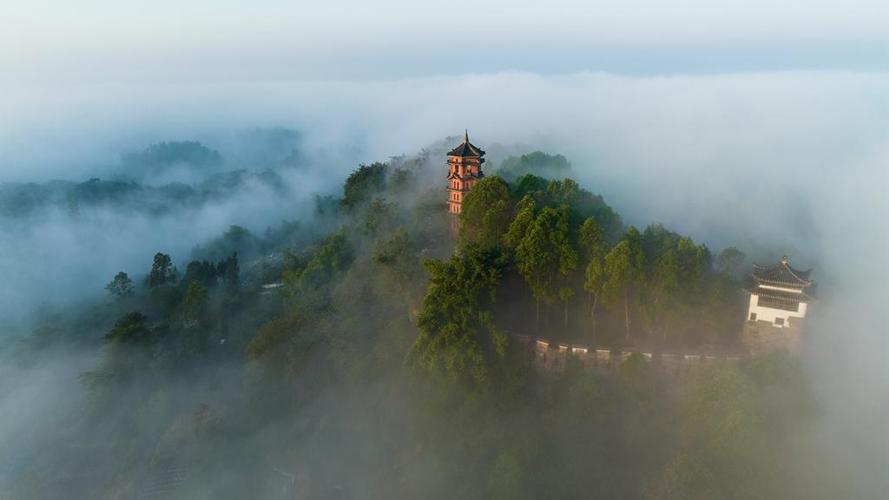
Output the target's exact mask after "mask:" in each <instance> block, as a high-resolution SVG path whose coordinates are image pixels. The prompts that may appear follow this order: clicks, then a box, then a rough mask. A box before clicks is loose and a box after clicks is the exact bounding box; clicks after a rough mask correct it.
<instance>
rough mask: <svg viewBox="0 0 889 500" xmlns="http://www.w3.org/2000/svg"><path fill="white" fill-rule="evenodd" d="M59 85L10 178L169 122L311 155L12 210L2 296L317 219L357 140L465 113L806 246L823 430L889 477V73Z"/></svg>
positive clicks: (0, 121)
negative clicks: (262, 136)
mask: <svg viewBox="0 0 889 500" xmlns="http://www.w3.org/2000/svg"><path fill="white" fill-rule="evenodd" d="M59 90H60V89H55V88H50V87H46V88H29V89H22V88H9V89H6V91H5V97H4V99H3V100H2V101H0V181H3V182H32V181H40V182H43V181H47V180H50V179H65V180H70V181H75V182H83V181H86V180H88V179H89V178H91V177H99V178H102V179H113V178H138V177H139V176H140V175H141V173H140V172H126V171H120V168H122V167H121V165H123V164H120V163H119V159H120V157H121V155H122V154H125V153H128V152H135V151H140V150H142V149H144V148H145V147H147V146H148V145H150V144H152V143H158V142H161V141H171V140H175V141H178V140H199V141H201V143H203V144H204V145H206V146H207V147H209V148H211V149H215V150H217V151H218V152H219V153H220V154H221V155H222V156H223V157H224V158H225V159H226V161H227V162H229V163H228V164H227V165H228V166H230V167H231V168H232V169H247V170H257V171H259V170H263V169H266V168H272V167H274V165H269V164H264V163H268V162H266V160H267V159H268V158H265V157H263V154H262V152H261V151H260V152H259V153H256V152H250V154H247V152H246V151H247V150H248V149H249V148H250V147H251V146H250V143H249V141H244V140H242V139H241V138H242V137H243V134H244V133H245V131H250V130H255V129H256V128H273V127H283V128H285V129H290V130H294V131H297V132H298V134H299V140H298V141H297V142H296V143H295V144H294V148H295V149H298V153H299V155H298V160H295V161H294V162H293V164H292V165H290V166H289V167H288V170H286V171H284V173H283V174H282V179H283V180H284V182H285V183H286V185H287V187H288V188H289V191H287V194H285V195H282V194H281V193H280V192H271V191H269V189H268V188H267V187H265V186H262V185H252V184H251V185H248V186H247V187H246V188H244V189H243V190H241V191H239V192H238V193H237V194H236V195H233V196H230V197H227V198H225V199H224V200H214V201H208V202H206V203H203V204H200V205H198V206H193V207H189V208H187V209H183V210H181V211H176V212H174V213H171V214H168V215H162V216H151V215H148V214H145V213H139V212H119V211H115V210H111V209H103V208H94V209H90V210H84V211H80V212H77V213H72V212H71V211H66V210H63V209H52V210H48V211H45V212H40V213H35V214H29V215H27V216H26V217H25V218H2V219H0V249H2V250H0V275H2V276H3V280H2V284H0V315H5V316H7V317H9V318H13V319H21V318H22V315H23V313H25V312H30V311H33V310H35V308H42V307H51V305H52V304H60V303H64V302H65V301H66V300H70V299H81V298H85V297H89V296H100V295H101V294H102V293H103V292H104V291H103V289H102V287H103V286H104V284H105V283H106V282H108V281H109V280H110V279H111V278H112V277H113V275H114V273H116V272H117V271H120V270H126V271H127V272H130V273H131V275H140V274H142V273H144V272H147V270H148V267H149V266H150V259H151V256H152V255H153V254H154V253H155V252H158V251H164V252H167V253H170V254H171V255H172V257H173V259H174V261H175V262H176V263H177V264H179V265H180V266H182V265H184V263H185V262H186V261H187V259H188V257H189V252H190V251H191V249H192V248H193V247H194V246H195V245H198V244H201V243H202V242H205V241H206V240H208V239H209V238H212V237H214V236H218V235H219V234H221V233H222V232H224V231H225V230H226V229H227V228H228V227H229V226H230V225H232V224H238V225H242V226H244V227H247V228H248V229H250V230H251V231H256V232H261V231H263V230H264V229H265V228H266V227H267V226H270V225H275V224H277V223H279V222H280V221H281V220H283V219H289V220H298V219H303V218H305V217H307V216H310V214H311V206H312V200H313V197H314V195H315V194H326V193H331V192H334V191H335V190H336V189H337V187H338V186H339V185H340V183H341V181H342V179H343V178H344V176H345V175H346V174H347V173H348V172H349V171H351V170H352V169H353V168H355V167H356V166H357V164H358V163H359V162H360V163H369V162H373V161H377V160H386V159H387V158H388V157H390V156H394V155H401V154H413V153H415V152H418V151H419V150H421V149H422V148H424V147H426V146H428V145H429V144H432V143H434V142H437V141H440V140H441V139H443V138H444V137H446V136H456V135H459V134H460V133H462V132H463V129H464V128H468V129H469V134H470V137H471V139H472V140H473V142H474V143H475V144H477V145H479V146H481V147H482V148H485V149H488V150H496V149H497V145H500V146H502V148H501V150H502V151H510V152H519V153H520V152H527V151H532V150H536V149H539V150H543V151H546V152H552V153H556V152H557V153H562V154H564V155H565V156H567V157H568V158H569V160H570V161H571V162H572V164H573V167H574V169H575V171H576V172H577V177H578V178H579V180H580V181H581V183H582V184H583V185H584V186H585V187H587V188H588V189H590V190H592V191H594V192H598V193H601V194H602V195H603V196H604V197H605V199H606V201H607V202H608V203H609V204H611V205H612V206H614V207H615V209H616V210H617V211H618V212H620V213H621V214H622V215H623V216H624V218H625V220H626V221H627V222H628V223H632V224H643V225H644V224H647V223H649V222H654V221H658V222H662V223H664V224H665V225H666V226H668V227H670V228H672V229H675V230H677V231H680V232H683V233H687V234H689V235H691V236H692V237H694V238H695V239H696V240H700V241H703V242H705V243H706V244H708V246H710V248H711V249H714V250H716V251H718V250H719V249H721V248H723V247H725V246H729V245H735V246H738V247H739V248H741V249H742V250H744V251H745V252H746V253H747V254H748V255H750V256H753V257H755V258H756V259H755V260H759V259H769V258H771V259H776V258H777V257H779V256H780V255H781V254H788V255H789V256H790V257H791V259H792V262H793V264H794V266H796V267H808V266H814V267H815V274H814V277H815V279H816V280H817V281H818V282H819V294H820V296H821V299H822V300H821V302H819V303H818V304H816V305H815V306H814V310H815V311H816V312H815V315H814V318H813V323H814V328H813V331H812V335H813V339H814V341H813V342H812V345H813V349H812V351H811V352H808V353H807V354H806V358H805V363H806V365H807V368H808V370H809V373H810V375H811V377H812V379H813V380H814V381H815V384H816V388H817V390H818V393H819V395H820V397H821V398H822V399H823V401H824V402H825V403H826V404H825V413H826V415H825V418H824V429H823V431H822V430H819V431H818V432H817V433H816V434H818V435H820V436H822V437H823V439H824V442H825V445H827V446H832V447H835V448H836V449H837V453H838V457H840V458H838V461H839V462H842V463H843V464H844V465H843V466H842V467H844V468H845V467H847V468H848V469H849V470H855V471H857V472H856V473H857V474H860V477H861V479H862V481H865V482H868V483H872V484H874V485H882V484H884V483H885V481H886V479H885V478H884V477H882V476H883V474H882V473H881V472H880V471H885V470H887V469H889V454H886V453H885V450H887V449H889V432H887V431H889V428H887V422H889V393H887V391H886V388H887V387H889V370H887V369H886V362H885V359H886V358H887V357H889V332H887V331H886V330H887V329H886V326H885V321H884V316H885V313H884V312H883V310H884V307H885V305H884V304H885V303H886V299H887V298H889V297H887V295H889V294H887V292H886V285H885V281H886V278H887V274H889V273H887V271H886V266H885V263H884V262H885V260H884V257H885V253H886V249H887V248H889V246H887V244H889V239H887V236H889V225H887V218H889V201H887V199H886V197H885V191H886V189H887V187H889V175H887V164H889V106H887V103H889V74H884V73H870V74H864V73H862V74H856V73H824V72H812V73H806V72H786V73H752V74H726V75H715V76H671V77H622V76H615V75H609V74H599V73H582V74H573V75H566V76H540V75H535V74H528V73H500V74H482V75H468V76H461V77H442V78H424V79H412V80H397V81H375V82H361V83H349V82H338V83H329V82H326V83H293V84H291V83H267V84H234V85H212V86H204V85H193V86H189V85H160V86H157V87H140V86H104V87H98V86H88V85H84V86H78V87H74V88H66V89H64V91H65V98H64V99H62V98H61V97H58V96H56V97H54V98H52V96H53V95H55V94H56V92H58V91H59ZM441 160H442V180H443V179H444V168H445V167H444V158H442V159H441ZM495 162H496V158H492V164H493V163H495ZM173 180H185V181H190V180H191V179H190V178H188V177H179V178H173ZM763 263H768V262H763ZM47 304H49V305H47ZM7 324H8V323H7ZM16 333H18V332H16ZM41 387H42V386H41ZM14 397H15V395H4V399H5V402H4V403H3V404H2V405H0V406H2V407H3V408H8V407H10V405H12V404H13V403H12V399H11V398H14ZM853 423H854V425H853Z"/></svg>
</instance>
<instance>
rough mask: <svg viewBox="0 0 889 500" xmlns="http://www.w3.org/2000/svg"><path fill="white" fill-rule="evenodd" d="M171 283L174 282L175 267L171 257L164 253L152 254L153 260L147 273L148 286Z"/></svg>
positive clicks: (153, 286) (154, 286)
mask: <svg viewBox="0 0 889 500" xmlns="http://www.w3.org/2000/svg"><path fill="white" fill-rule="evenodd" d="M173 283H176V269H175V268H174V267H173V261H172V259H170V256H169V255H167V254H165V253H160V252H158V253H156V254H154V262H153V263H152V264H151V271H150V272H149V273H148V286H149V287H150V288H156V287H159V286H161V285H166V284H173Z"/></svg>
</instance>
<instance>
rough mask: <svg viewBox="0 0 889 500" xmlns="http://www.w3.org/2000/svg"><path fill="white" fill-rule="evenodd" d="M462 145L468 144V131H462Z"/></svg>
mask: <svg viewBox="0 0 889 500" xmlns="http://www.w3.org/2000/svg"><path fill="white" fill-rule="evenodd" d="M463 144H469V129H468V128H467V129H464V131H463Z"/></svg>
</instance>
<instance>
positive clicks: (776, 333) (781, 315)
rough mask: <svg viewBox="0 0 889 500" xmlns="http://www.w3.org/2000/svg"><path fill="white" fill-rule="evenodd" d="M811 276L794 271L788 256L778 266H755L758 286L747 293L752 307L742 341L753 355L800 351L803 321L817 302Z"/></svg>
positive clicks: (754, 277)
mask: <svg viewBox="0 0 889 500" xmlns="http://www.w3.org/2000/svg"><path fill="white" fill-rule="evenodd" d="M811 274H812V270H811V269H809V270H807V271H800V270H799V269H794V268H793V267H791V266H790V260H789V259H788V258H787V257H786V256H784V257H782V258H781V261H780V262H779V263H777V264H775V265H771V266H759V265H756V264H754V265H753V282H754V284H753V286H751V287H749V288H747V289H746V292H747V293H749V294H750V303H749V305H748V308H747V323H746V325H745V327H744V335H743V339H742V340H743V342H744V344H745V345H746V347H747V348H748V349H749V350H750V351H751V352H754V353H755V352H761V351H765V350H768V349H771V348H784V349H788V350H790V351H797V350H798V348H799V340H800V333H801V330H802V326H803V319H804V318H805V317H806V313H807V312H808V306H809V304H811V303H812V302H814V301H815V298H814V296H813V295H812V293H813V290H814V288H815V282H813V281H812V280H811V279H810V276H811Z"/></svg>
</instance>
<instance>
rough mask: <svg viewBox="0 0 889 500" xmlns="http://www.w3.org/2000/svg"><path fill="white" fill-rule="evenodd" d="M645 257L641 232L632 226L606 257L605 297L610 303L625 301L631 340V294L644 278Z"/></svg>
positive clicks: (626, 333) (625, 315)
mask: <svg viewBox="0 0 889 500" xmlns="http://www.w3.org/2000/svg"><path fill="white" fill-rule="evenodd" d="M644 265H645V257H644V255H643V253H642V244H641V238H640V235H639V231H638V230H636V228H634V227H632V226H630V229H628V230H627V232H626V234H625V235H624V238H623V239H622V240H621V241H620V242H619V243H618V244H617V245H615V246H614V248H612V249H611V251H610V252H608V254H607V255H606V256H605V274H606V275H607V276H608V277H607V279H606V281H605V283H604V286H603V297H604V298H606V300H608V301H609V302H612V303H614V302H616V301H618V300H620V299H623V303H624V325H625V327H626V332H625V336H626V338H627V339H629V338H630V293H631V292H632V291H634V290H635V289H636V288H637V287H638V286H639V285H640V284H641V283H642V280H643V278H644V271H643V266H644Z"/></svg>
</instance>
